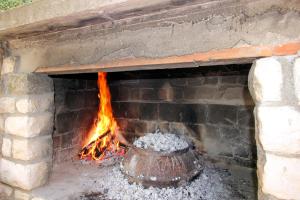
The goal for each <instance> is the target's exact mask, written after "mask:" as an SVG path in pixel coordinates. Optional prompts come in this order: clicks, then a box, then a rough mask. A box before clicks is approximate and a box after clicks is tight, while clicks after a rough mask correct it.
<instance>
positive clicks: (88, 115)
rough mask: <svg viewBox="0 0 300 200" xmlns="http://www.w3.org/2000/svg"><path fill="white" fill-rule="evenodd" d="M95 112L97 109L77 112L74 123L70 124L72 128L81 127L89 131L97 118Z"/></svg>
mask: <svg viewBox="0 0 300 200" xmlns="http://www.w3.org/2000/svg"><path fill="white" fill-rule="evenodd" d="M97 111H98V109H97V108H96V109H87V110H82V111H78V112H77V119H76V121H75V122H74V121H72V122H70V123H73V127H74V128H79V127H82V128H85V129H89V128H90V127H91V125H92V124H93V122H94V120H95V119H96V118H97Z"/></svg>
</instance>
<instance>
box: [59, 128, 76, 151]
mask: <svg viewBox="0 0 300 200" xmlns="http://www.w3.org/2000/svg"><path fill="white" fill-rule="evenodd" d="M61 138H62V139H61V148H69V147H71V146H72V145H73V143H72V139H73V138H74V132H73V131H71V132H68V133H65V134H63V135H62V136H61Z"/></svg>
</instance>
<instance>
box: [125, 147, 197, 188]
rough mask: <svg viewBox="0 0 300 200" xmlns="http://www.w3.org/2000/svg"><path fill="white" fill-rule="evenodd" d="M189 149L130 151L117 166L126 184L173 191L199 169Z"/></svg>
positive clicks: (133, 148) (133, 149) (192, 152)
mask: <svg viewBox="0 0 300 200" xmlns="http://www.w3.org/2000/svg"><path fill="white" fill-rule="evenodd" d="M202 166H203V165H202V164H201V162H200V160H199V158H198V157H197V154H196V152H195V151H194V150H192V149H191V148H186V149H183V150H180V151H176V152H172V153H168V152H157V151H153V150H150V149H141V148H137V147H134V146H132V147H130V148H129V150H128V151H127V153H126V154H125V157H124V160H123V161H122V163H121V169H122V172H123V174H125V176H126V177H127V178H128V181H129V182H135V183H138V184H142V185H143V186H145V187H150V186H153V187H159V188H163V187H170V186H173V187H177V186H181V185H184V184H186V183H187V182H188V181H190V180H191V179H192V178H193V177H195V176H196V175H198V174H199V173H200V172H201V171H202V169H203V167H202Z"/></svg>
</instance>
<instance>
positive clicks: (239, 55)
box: [35, 42, 300, 74]
mask: <svg viewBox="0 0 300 200" xmlns="http://www.w3.org/2000/svg"><path fill="white" fill-rule="evenodd" d="M298 51H300V42H293V43H287V44H282V45H277V46H247V47H240V48H232V49H223V50H213V51H209V52H200V53H194V54H190V55H183V56H169V57H164V58H134V59H132V58H130V59H120V60H114V61H110V62H106V63H95V64H90V65H62V66H52V67H39V68H37V69H36V70H35V72H36V73H45V74H74V73H90V72H99V71H106V72H113V71H132V70H153V69H170V68H188V67H199V66H208V65H218V64H233V63H251V62H252V61H253V60H255V59H257V58H261V57H270V56H284V55H293V54H297V52H298Z"/></svg>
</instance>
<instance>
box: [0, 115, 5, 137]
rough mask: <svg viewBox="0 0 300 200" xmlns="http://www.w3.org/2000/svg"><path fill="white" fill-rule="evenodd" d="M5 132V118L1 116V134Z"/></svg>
mask: <svg viewBox="0 0 300 200" xmlns="http://www.w3.org/2000/svg"><path fill="white" fill-rule="evenodd" d="M3 131H4V117H3V116H1V115H0V134H1V132H3Z"/></svg>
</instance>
